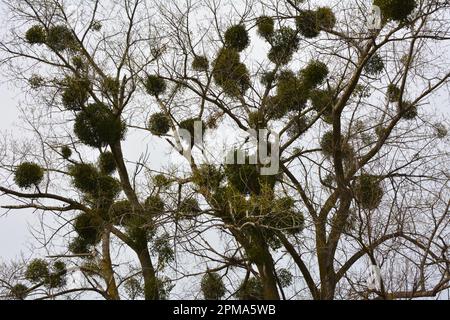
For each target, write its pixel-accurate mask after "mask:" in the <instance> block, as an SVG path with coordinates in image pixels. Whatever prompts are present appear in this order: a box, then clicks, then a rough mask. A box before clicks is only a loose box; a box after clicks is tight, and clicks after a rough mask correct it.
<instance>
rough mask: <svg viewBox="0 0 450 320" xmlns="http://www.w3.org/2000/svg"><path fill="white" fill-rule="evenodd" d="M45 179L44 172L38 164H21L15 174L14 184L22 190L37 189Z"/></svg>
mask: <svg viewBox="0 0 450 320" xmlns="http://www.w3.org/2000/svg"><path fill="white" fill-rule="evenodd" d="M43 179H44V170H43V169H42V168H41V166H39V165H38V164H36V163H31V162H24V163H22V164H20V165H19V166H18V167H17V168H16V171H15V174H14V182H15V183H16V184H17V185H18V186H19V187H20V188H22V189H30V188H31V187H33V186H34V187H36V186H37V185H39V184H40V183H41V182H42V180H43Z"/></svg>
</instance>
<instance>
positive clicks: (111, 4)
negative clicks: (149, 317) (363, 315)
mask: <svg viewBox="0 0 450 320" xmlns="http://www.w3.org/2000/svg"><path fill="white" fill-rule="evenodd" d="M406 2H407V3H404V2H402V1H388V2H386V1H375V2H374V3H375V5H378V6H379V9H380V12H381V14H382V16H381V17H380V24H379V25H373V24H372V23H371V21H370V15H369V13H370V12H371V9H372V7H371V6H369V5H368V3H367V1H359V0H355V1H351V2H350V1H349V2H344V3H342V2H338V1H336V2H334V3H333V4H330V5H329V7H317V6H315V5H314V4H313V3H312V2H311V3H310V2H309V1H290V0H276V1H275V0H269V1H255V0H246V1H237V2H236V1H216V0H199V1H191V0H186V1H184V2H171V3H167V2H166V1H157V2H156V3H155V2H151V3H152V4H150V2H148V1H143V0H141V1H139V0H135V1H125V2H124V3H116V2H115V1H108V2H103V1H102V2H101V3H100V1H83V2H82V4H81V5H79V6H77V7H73V6H69V4H70V3H66V2H64V3H63V2H61V1H56V0H55V1H27V0H20V1H19V0H18V1H14V2H13V3H9V4H7V6H8V12H9V14H10V15H11V17H10V23H11V28H10V35H9V36H8V38H7V39H4V40H2V42H1V47H0V48H1V52H2V60H1V61H2V65H3V66H4V68H3V69H4V70H5V72H9V75H10V76H11V78H13V79H16V80H21V81H22V82H21V83H26V84H27V85H28V87H31V88H32V89H33V90H34V91H33V93H32V94H31V97H30V100H31V104H29V105H30V106H29V107H24V108H22V111H23V114H24V119H25V121H26V123H27V125H28V127H29V128H31V129H32V131H33V133H34V137H35V138H34V140H33V141H31V142H29V143H28V144H25V145H23V146H21V147H18V146H19V145H18V144H17V143H11V142H9V141H7V140H5V142H4V143H2V155H1V157H0V163H1V169H2V171H1V172H2V175H3V176H4V181H5V182H2V184H1V185H0V191H1V192H3V194H4V196H5V197H6V198H8V199H10V200H11V201H12V202H13V203H12V204H11V205H6V206H4V208H5V209H7V210H11V211H12V212H14V211H15V210H19V209H33V210H36V211H39V212H45V213H49V215H50V213H53V216H55V215H56V219H54V220H56V221H57V223H58V227H56V228H44V229H45V230H44V231H45V232H42V238H43V239H46V240H45V241H44V246H45V247H47V248H48V247H51V246H52V244H53V241H54V239H55V238H56V236H57V235H63V234H70V235H73V234H75V237H74V238H72V239H71V240H70V245H69V246H68V247H67V251H66V252H64V253H62V254H60V255H58V256H57V257H56V259H64V260H67V261H70V264H71V265H72V266H74V269H73V270H74V272H81V273H82V274H83V276H84V278H83V282H82V286H83V287H85V288H86V292H88V291H89V290H92V291H95V292H97V293H100V294H101V295H102V296H103V297H104V298H106V299H119V298H120V297H122V296H125V294H126V296H127V297H128V298H131V299H135V298H139V297H141V296H144V297H145V298H146V299H162V298H168V293H169V291H170V289H171V288H172V287H173V286H172V284H171V283H173V284H175V285H177V284H178V285H179V286H180V287H181V286H185V287H186V289H183V290H181V289H180V290H178V291H179V292H178V293H177V290H174V292H173V296H175V295H178V296H180V297H182V298H187V297H191V298H192V297H193V296H195V295H196V294H200V292H199V291H201V293H202V295H203V297H204V298H206V299H221V298H226V299H231V298H239V299H317V300H319V299H323V300H330V299H373V298H380V299H414V298H423V297H437V296H439V295H440V294H441V293H442V292H446V291H448V289H449V284H450V270H449V267H450V264H449V263H450V261H449V258H448V249H449V207H450V198H449V177H450V172H449V171H448V163H449V160H450V159H449V150H448V139H449V138H448V132H447V128H448V121H446V120H445V119H442V116H440V115H437V114H436V113H437V111H436V108H435V107H434V104H436V103H437V102H438V101H442V100H439V99H437V97H438V95H439V94H441V95H445V96H446V97H448V84H449V79H450V68H449V63H448V58H446V56H445V50H446V48H447V47H448V42H449V39H450V33H449V30H448V26H447V25H448V24H447V23H446V22H447V21H448V19H449V18H448V17H449V14H450V12H449V11H450V10H449V7H450V6H449V4H448V3H446V2H442V1H434V0H421V1H406ZM375 18H377V17H376V16H375ZM375 20H376V19H375ZM37 106H39V107H37ZM199 125H200V126H202V127H203V128H206V130H205V131H203V132H201V133H199V132H198V130H195V129H196V127H198V126H199ZM180 129H183V130H180ZM186 133H188V135H186ZM150 134H151V135H153V136H156V137H157V138H158V139H159V140H160V142H159V143H162V142H164V143H166V144H167V148H168V150H171V159H174V160H173V163H176V166H174V167H173V168H166V170H164V172H159V171H160V169H159V168H157V167H156V165H155V164H154V163H152V159H154V157H152V154H148V152H146V151H145V152H142V153H141V152H139V155H138V156H136V155H132V154H126V153H125V152H124V148H123V144H128V143H133V144H134V145H137V144H139V143H141V142H140V141H139V138H136V137H137V136H139V137H146V136H149V135H150ZM189 136H190V137H189ZM194 138H195V139H194ZM200 140H204V143H199V141H200ZM278 140H279V145H278ZM25 146H26V147H25ZM222 147H223V148H222ZM278 147H279V148H278ZM135 149H137V148H135ZM222 149H223V150H222ZM222 151H223V152H222ZM161 153H163V152H161ZM230 156H232V157H234V158H235V160H237V159H240V160H244V161H241V162H245V163H243V164H241V163H239V161H238V163H231V162H229V161H225V158H226V157H227V158H228V159H229V158H230ZM94 158H98V160H97V161H96V162H95V163H94V162H93V159H94ZM268 160H270V161H268ZM271 165H279V170H277V172H275V174H269V175H265V174H264V172H265V171H267V170H268V169H269V167H270V166H271ZM14 184H16V185H17V186H14ZM17 187H19V188H20V189H22V190H20V189H18V188H17ZM73 231H75V232H73ZM47 232H50V233H51V236H49V235H47ZM47 239H51V240H47ZM66 245H67V243H66ZM69 251H71V252H69ZM129 253H134V257H133V258H132V257H131V256H129ZM53 259H55V257H53ZM134 260H137V261H134ZM33 262H36V261H32V262H31V263H30V262H27V265H28V268H29V266H30V265H32V264H33ZM136 262H137V263H136ZM47 266H49V265H47ZM199 266H200V268H201V270H200V271H199V270H198V268H199ZM369 268H371V269H372V270H373V271H374V275H375V278H374V283H371V284H369V285H368V284H367V270H368V269H369ZM7 269H8V268H6V269H5V270H7ZM17 269H18V268H17V267H13V268H12V269H11V270H13V272H16V271H14V270H17ZM24 270H25V271H28V270H27V267H26V266H25V267H24ZM19 273H20V272H19ZM378 273H379V277H378ZM8 277H9V278H11V277H10V276H7V275H5V276H4V277H3V282H2V283H5V286H4V287H5V288H6V290H9V291H11V289H12V288H13V287H14V286H16V285H18V284H21V283H22V282H23V281H25V280H26V281H30V279H29V277H28V278H27V279H28V280H27V279H25V280H14V281H11V280H7V279H8ZM141 277H142V279H143V283H144V285H143V286H142V284H141V283H140V278H141ZM200 277H201V281H197V282H196V283H197V284H199V285H194V286H192V281H193V279H198V280H200ZM169 278H170V280H168V279H169ZM11 279H12V278H11ZM14 279H15V278H14ZM99 279H100V281H101V282H98V280H99ZM78 281H79V280H78ZM44 284H45V283H44ZM26 287H27V288H29V286H26ZM198 289H201V290H198ZM27 290H28V289H27ZM68 290H70V289H68ZM73 290H77V289H73ZM181 291H184V292H185V294H184V295H183V293H180V292H181ZM193 291H196V292H197V293H194V292H193ZM27 293H28V291H27ZM61 294H62V295H64V294H70V292H67V291H64V289H62V290H61ZM41 296H51V294H48V293H47V294H43V293H42V294H41Z"/></svg>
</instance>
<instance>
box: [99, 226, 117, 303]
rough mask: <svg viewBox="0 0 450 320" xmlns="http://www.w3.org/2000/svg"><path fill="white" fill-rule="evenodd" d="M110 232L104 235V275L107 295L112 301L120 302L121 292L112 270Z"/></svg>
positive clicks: (107, 231) (102, 263) (102, 264)
mask: <svg viewBox="0 0 450 320" xmlns="http://www.w3.org/2000/svg"><path fill="white" fill-rule="evenodd" d="M110 238H111V237H110V232H109V230H106V231H105V232H104V233H103V235H102V262H101V266H102V273H103V277H104V279H105V282H106V293H107V295H108V299H110V300H120V295H119V290H118V289H117V284H116V279H115V277H114V270H113V268H112V262H111V254H110V247H109V245H110Z"/></svg>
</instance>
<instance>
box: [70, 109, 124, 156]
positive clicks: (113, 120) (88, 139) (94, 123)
mask: <svg viewBox="0 0 450 320" xmlns="http://www.w3.org/2000/svg"><path fill="white" fill-rule="evenodd" d="M125 131H126V125H125V123H124V122H123V121H122V120H121V119H120V117H119V116H117V115H115V114H113V112H112V111H111V110H110V109H109V108H108V107H107V106H106V105H105V104H100V103H94V104H89V105H88V106H87V107H86V108H84V109H83V110H81V111H80V112H79V113H78V114H77V116H76V118H75V125H74V132H75V134H76V136H77V137H78V139H80V141H81V142H83V143H84V144H86V145H88V146H91V147H94V148H101V147H104V146H108V145H113V144H115V143H116V142H118V141H120V140H122V139H123V138H124V136H125Z"/></svg>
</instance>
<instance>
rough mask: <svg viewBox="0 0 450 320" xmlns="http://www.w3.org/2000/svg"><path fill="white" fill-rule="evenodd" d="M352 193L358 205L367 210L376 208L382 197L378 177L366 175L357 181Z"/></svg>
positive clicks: (382, 192)
mask: <svg viewBox="0 0 450 320" xmlns="http://www.w3.org/2000/svg"><path fill="white" fill-rule="evenodd" d="M353 193H354V195H355V198H356V200H357V201H358V203H359V205H360V206H361V207H362V208H364V209H369V210H373V209H376V208H378V207H379V205H380V203H381V200H382V199H383V196H384V191H383V188H382V187H381V183H380V179H379V177H377V176H372V175H368V174H364V175H361V176H360V177H359V178H358V179H357V181H356V185H355V188H354V190H353Z"/></svg>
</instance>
